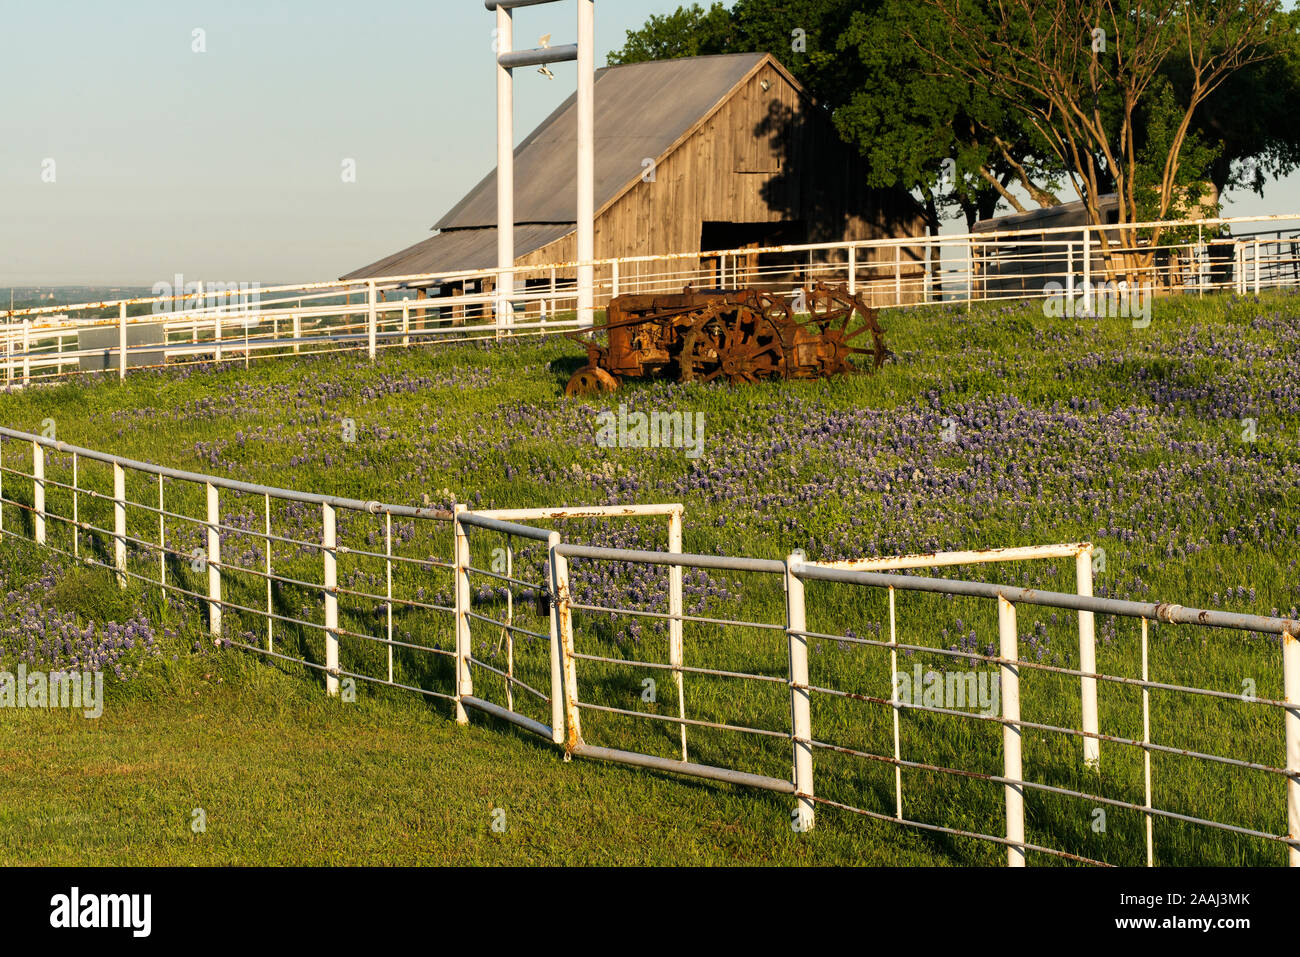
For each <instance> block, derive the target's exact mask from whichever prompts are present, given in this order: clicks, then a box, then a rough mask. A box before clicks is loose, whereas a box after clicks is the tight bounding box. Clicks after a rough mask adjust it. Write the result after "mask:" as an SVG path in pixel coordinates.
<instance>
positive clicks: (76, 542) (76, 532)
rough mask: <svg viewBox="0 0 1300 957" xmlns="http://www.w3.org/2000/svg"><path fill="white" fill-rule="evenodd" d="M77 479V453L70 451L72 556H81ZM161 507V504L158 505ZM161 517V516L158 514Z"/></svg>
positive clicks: (74, 557) (79, 503)
mask: <svg viewBox="0 0 1300 957" xmlns="http://www.w3.org/2000/svg"><path fill="white" fill-rule="evenodd" d="M78 484H79V483H78V481H77V453H76V452H73V453H72V557H73V559H74V560H79V559H80V558H81V502H80V497H81V496H80V494H79V489H78V488H77V486H78ZM158 507H159V508H160V509H161V508H162V504H161V503H159V506H158ZM159 517H160V518H161V516H159Z"/></svg>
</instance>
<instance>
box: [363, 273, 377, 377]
mask: <svg viewBox="0 0 1300 957" xmlns="http://www.w3.org/2000/svg"><path fill="white" fill-rule="evenodd" d="M377 298H378V293H376V292H375V281H374V280H373V279H372V280H370V282H368V283H367V284H366V353H367V354H368V356H369V357H370V361H371V362H374V361H375V344H376V341H377V339H378V332H379V330H378V326H379V317H378V314H377V313H376V312H375V310H376V308H377V307H378V303H377V302H376V299H377Z"/></svg>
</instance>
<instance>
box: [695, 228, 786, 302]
mask: <svg viewBox="0 0 1300 957" xmlns="http://www.w3.org/2000/svg"><path fill="white" fill-rule="evenodd" d="M807 235H808V230H807V227H806V226H805V225H804V223H803V221H802V220H784V221H782V222H775V223H729V222H705V223H704V224H703V226H702V227H701V229H700V249H701V250H702V251H705V252H713V251H720V250H727V249H762V248H764V247H766V246H793V245H798V244H799V243H804V242H807ZM725 258H726V262H725V263H723V261H722V260H723V257H721V256H701V257H700V266H701V268H702V269H703V270H704V275H705V276H706V277H707V278H706V281H707V282H708V283H709V284H710V285H712V286H713V287H714V288H715V289H720V288H724V287H725V288H735V287H740V286H772V285H776V286H782V285H788V284H789V282H790V280H791V279H792V278H793V277H794V276H795V275H796V274H797V270H798V267H799V256H798V255H797V254H794V253H750V254H742V255H739V256H727V257H725ZM724 267H725V269H724Z"/></svg>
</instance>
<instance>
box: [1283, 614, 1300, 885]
mask: <svg viewBox="0 0 1300 957" xmlns="http://www.w3.org/2000/svg"><path fill="white" fill-rule="evenodd" d="M1282 684H1283V687H1284V689H1285V694H1286V702H1287V705H1288V707H1287V709H1286V769H1287V771H1289V772H1290V773H1291V776H1290V777H1289V778H1287V782H1286V820H1287V834H1288V836H1290V837H1291V838H1292V839H1293V840H1300V780H1297V779H1296V776H1297V775H1300V640H1297V638H1296V636H1295V635H1292V634H1290V633H1284V634H1283V635H1282ZM1288 863H1289V864H1290V866H1292V867H1300V848H1296V847H1292V848H1291V849H1290V853H1289V854H1288Z"/></svg>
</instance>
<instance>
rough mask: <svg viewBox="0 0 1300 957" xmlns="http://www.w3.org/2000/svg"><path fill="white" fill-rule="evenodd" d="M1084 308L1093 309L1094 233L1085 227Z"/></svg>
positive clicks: (1086, 310) (1089, 310)
mask: <svg viewBox="0 0 1300 957" xmlns="http://www.w3.org/2000/svg"><path fill="white" fill-rule="evenodd" d="M1083 308H1084V311H1085V312H1091V311H1092V233H1091V231H1090V230H1089V229H1088V227H1087V226H1084V227H1083Z"/></svg>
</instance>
